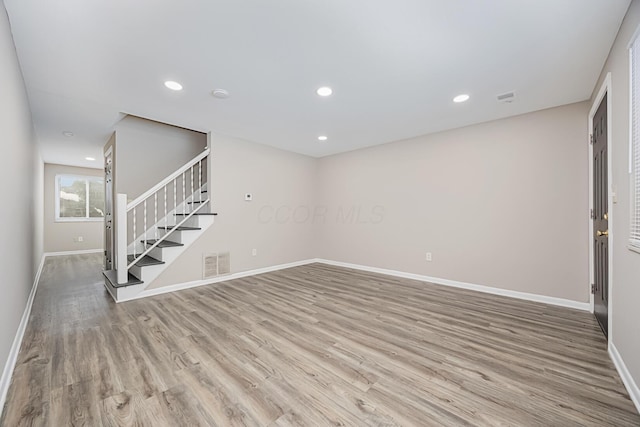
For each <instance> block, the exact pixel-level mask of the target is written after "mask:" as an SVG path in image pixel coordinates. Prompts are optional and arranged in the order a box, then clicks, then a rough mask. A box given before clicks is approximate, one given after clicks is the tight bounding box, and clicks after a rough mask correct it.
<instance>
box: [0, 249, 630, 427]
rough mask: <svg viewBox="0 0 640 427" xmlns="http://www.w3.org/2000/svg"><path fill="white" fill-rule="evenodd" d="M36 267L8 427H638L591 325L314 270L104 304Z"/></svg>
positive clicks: (91, 287)
mask: <svg viewBox="0 0 640 427" xmlns="http://www.w3.org/2000/svg"><path fill="white" fill-rule="evenodd" d="M101 269H102V266H101V257H100V256H99V255H98V254H95V255H94V254H88V255H74V256H60V257H52V258H47V260H46V262H45V265H44V267H43V271H42V275H41V279H40V283H39V287H38V291H37V294H36V297H35V300H34V304H33V309H32V312H31V316H30V319H29V323H28V325H27V329H26V331H25V336H24V340H23V343H22V348H21V349H20V353H19V355H18V360H17V365H16V368H15V371H14V374H13V378H12V382H11V386H10V389H9V393H8V396H7V401H6V403H5V407H4V411H3V414H2V419H1V420H0V425H2V426H11V427H13V426H23V425H25V426H26V425H28V426H32V425H34V426H52V427H53V426H55V427H58V426H68V425H69V426H76V425H78V426H80V425H84V426H104V427H112V426H153V427H163V426H171V427H173V426H182V425H194V426H274V427H276V426H313V427H318V426H378V427H379V426H390V427H391V426H465V425H468V426H544V427H549V426H558V427H570V426H616V427H618V426H622V427H624V426H640V415H639V414H638V413H637V412H636V410H635V407H634V406H633V403H632V402H631V401H630V399H629V396H628V394H627V392H626V390H625V388H624V386H623V384H622V382H621V380H620V377H619V376H618V374H617V372H616V370H615V368H614V366H613V364H612V363H611V361H610V360H609V356H608V354H607V347H606V346H607V343H606V340H605V339H604V337H603V335H602V333H601V332H600V330H599V327H598V325H597V323H596V321H595V319H594V318H593V316H592V315H591V314H589V313H585V312H581V311H578V310H571V309H566V308H562V307H555V306H549V305H544V304H540V303H534V302H528V301H520V300H514V299H510V298H507V297H500V296H495V295H489V294H482V293H477V292H473V291H469V290H464V289H455V288H448V287H443V286H437V285H433V284H429V283H424V282H420V281H417V280H410V279H400V278H395V277H390V276H384V275H379V274H374V273H368V272H363V271H357V270H351V269H346V268H339V267H334V266H328V265H323V264H310V265H305V266H301V267H295V268H291V269H287V270H281V271H276V272H272V273H267V274H262V275H259V276H253V277H246V278H242V279H237V280H232V281H227V282H221V283H217V284H215V285H210V286H202V287H198V288H193V289H189V290H185V291H180V292H176V293H171V294H164V295H159V296H156V297H151V298H146V299H143V300H135V301H130V302H126V303H121V304H115V303H113V301H112V300H111V298H110V296H109V295H108V294H107V292H106V290H105V289H104V285H103V279H102V275H101Z"/></svg>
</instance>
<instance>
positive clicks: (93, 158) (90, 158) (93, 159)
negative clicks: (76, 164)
mask: <svg viewBox="0 0 640 427" xmlns="http://www.w3.org/2000/svg"><path fill="white" fill-rule="evenodd" d="M85 160H89V161H90V162H93V161H95V160H96V158H95V157H85Z"/></svg>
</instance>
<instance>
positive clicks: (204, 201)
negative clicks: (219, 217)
mask: <svg viewBox="0 0 640 427" xmlns="http://www.w3.org/2000/svg"><path fill="white" fill-rule="evenodd" d="M207 202H208V200H195V201H193V202H187V204H189V205H193V204H198V203H207Z"/></svg>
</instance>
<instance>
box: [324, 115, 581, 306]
mask: <svg viewBox="0 0 640 427" xmlns="http://www.w3.org/2000/svg"><path fill="white" fill-rule="evenodd" d="M587 113H588V105H587V103H579V104H573V105H568V106H564V107H559V108H553V109H549V110H543V111H539V112H535V113H530V114H526V115H522V116H517V117H512V118H508V119H502V120H497V121H493V122H489V123H483V124H479V125H474V126H469V127H465V128H461V129H456V130H452V131H447V132H443V133H439V134H433V135H428V136H423V137H419V138H415V139H411V140H407V141H401V142H395V143H391V144H385V145H381V146H377V147H372V148H368V149H363V150H357V151H353V152H350V153H346V154H339V155H335V156H330V157H325V158H322V159H320V160H319V186H320V191H319V193H320V196H319V203H320V205H321V206H323V207H326V210H327V216H326V220H325V221H324V223H323V224H320V225H319V227H318V229H317V233H318V234H317V240H318V242H319V248H318V255H319V256H320V257H321V258H326V259H330V260H335V261H342V262H350V263H355V264H362V265H367V266H374V267H380V268H387V269H393V270H400V271H405V272H411V273H416V274H422V275H427V276H431V277H437V278H444V279H450V280H456V281H462V282H468V283H473V284H479V285H486V286H492V287H497V288H503V289H509V290H513V291H520V292H528V293H533V294H539V295H546V296H552V297H558V298H567V299H570V300H575V301H582V302H587V301H589V294H588V240H587V234H586V231H587V226H588V224H587V221H588V219H587V215H586V212H587V209H588V187H587V184H588V181H587V176H588V162H587V161H588V154H587V150H588V146H587V144H586V143H585V141H587V127H586V117H587ZM349 213H351V216H349ZM426 252H432V255H433V261H432V262H427V261H426V260H425V258H426V257H425V254H426Z"/></svg>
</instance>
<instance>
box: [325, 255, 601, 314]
mask: <svg viewBox="0 0 640 427" xmlns="http://www.w3.org/2000/svg"><path fill="white" fill-rule="evenodd" d="M316 262H319V263H322V264H328V265H335V266H336V267H345V268H353V269H355V270H362V271H369V272H371V273H379V274H385V275H387V276H395V277H402V278H405V279H413V280H420V281H422V282H429V283H435V284H438V285H444V286H451V287H454V288H462V289H469V290H472V291H478V292H484V293H487V294H494V295H502V296H506V297H511V298H518V299H522V300H527V301H535V302H542V303H545V304H551V305H558V306H561V307H568V308H574V309H577V310H583V311H590V310H591V306H590V305H589V303H588V302H579V301H573V300H569V299H563V298H555V297H548V296H544V295H538V294H530V293H526V292H518V291H511V290H508V289H501V288H493V287H490V286H484V285H476V284H473V283H465V282H458V281H455V280H449V279H441V278H438V277H430V276H423V275H420V274H414V273H406V272H404V271H396V270H387V269H385V268H377V267H368V266H365V265H359V264H350V263H348V262H340V261H331V260H326V259H317V260H316Z"/></svg>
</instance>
